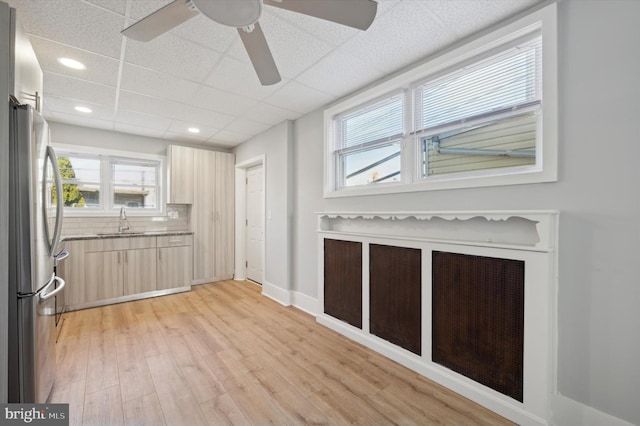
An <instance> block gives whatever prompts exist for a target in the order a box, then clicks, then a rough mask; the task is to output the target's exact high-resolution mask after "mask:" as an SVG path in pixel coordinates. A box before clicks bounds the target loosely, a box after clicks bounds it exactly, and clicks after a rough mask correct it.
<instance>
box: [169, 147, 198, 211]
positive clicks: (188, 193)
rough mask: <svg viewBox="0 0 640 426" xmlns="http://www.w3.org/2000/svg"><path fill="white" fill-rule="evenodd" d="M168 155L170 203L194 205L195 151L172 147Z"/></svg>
mask: <svg viewBox="0 0 640 426" xmlns="http://www.w3.org/2000/svg"><path fill="white" fill-rule="evenodd" d="M167 154H168V163H169V167H168V176H167V177H168V180H169V185H168V188H169V194H168V197H167V200H168V203H175V204H191V203H193V174H194V173H193V161H194V149H193V148H188V147H185V146H178V145H170V146H169V147H168V148H167Z"/></svg>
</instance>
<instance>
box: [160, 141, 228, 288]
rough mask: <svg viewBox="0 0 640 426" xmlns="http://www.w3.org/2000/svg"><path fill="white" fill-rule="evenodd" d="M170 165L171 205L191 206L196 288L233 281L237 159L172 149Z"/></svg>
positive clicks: (219, 153)
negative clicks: (235, 167) (216, 282)
mask: <svg viewBox="0 0 640 426" xmlns="http://www.w3.org/2000/svg"><path fill="white" fill-rule="evenodd" d="M168 161H169V179H170V182H169V198H168V202H169V203H171V202H174V203H176V204H191V230H192V231H193V284H203V283H208V282H212V281H220V280H224V279H229V278H232V277H233V268H234V166H235V158H234V155H233V154H228V153H224V152H217V151H207V150H202V149H195V148H187V147H178V146H175V145H172V146H170V147H169V148H168ZM186 165H192V167H185V166H186ZM189 201H191V202H190V203H189Z"/></svg>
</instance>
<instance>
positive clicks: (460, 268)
mask: <svg viewBox="0 0 640 426" xmlns="http://www.w3.org/2000/svg"><path fill="white" fill-rule="evenodd" d="M432 288H433V353H432V357H433V361H434V362H436V363H438V364H441V365H444V366H445V367H447V368H450V369H451V370H453V371H456V372H458V373H460V374H463V375H464V376H466V377H469V378H470V379H472V380H475V381H476V382H478V383H482V384H483V385H485V386H488V387H490V388H492V389H494V390H496V391H498V392H500V393H502V394H504V395H507V396H510V397H511V398H513V399H516V400H518V401H520V402H522V374H523V354H524V261H519V260H510V259H497V258H491V257H482V256H471V255H465V254H458V253H445V252H435V251H434V252H433V286H432Z"/></svg>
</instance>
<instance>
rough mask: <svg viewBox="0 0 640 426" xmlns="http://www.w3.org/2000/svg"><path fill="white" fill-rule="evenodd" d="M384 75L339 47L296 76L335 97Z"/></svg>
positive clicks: (301, 81) (299, 80) (350, 91)
mask: <svg viewBox="0 0 640 426" xmlns="http://www.w3.org/2000/svg"><path fill="white" fill-rule="evenodd" d="M383 76H384V74H383V73H382V72H381V71H377V70H375V69H374V68H372V67H371V65H369V64H368V63H366V62H365V61H364V60H362V59H360V58H356V57H355V56H352V55H345V54H343V53H341V52H340V49H338V50H336V51H334V52H331V53H330V54H329V55H327V56H326V57H324V58H322V59H321V60H320V62H318V63H317V64H316V65H315V66H314V67H312V68H310V69H308V70H307V71H305V72H303V73H302V74H300V75H299V76H298V77H296V81H297V82H300V83H302V84H304V85H306V86H309V87H313V88H314V89H317V90H320V91H322V92H325V93H330V94H332V95H334V96H335V97H341V96H344V95H345V94H347V93H352V92H354V91H356V90H358V89H360V88H362V87H364V86H366V85H368V84H370V83H372V82H374V81H376V80H378V79H380V78H382V77H383Z"/></svg>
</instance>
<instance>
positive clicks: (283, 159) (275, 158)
mask: <svg viewBox="0 0 640 426" xmlns="http://www.w3.org/2000/svg"><path fill="white" fill-rule="evenodd" d="M234 153H235V154H236V164H238V163H242V162H244V161H247V160H250V159H252V158H254V157H258V156H260V155H264V156H265V165H264V171H265V186H266V193H265V199H266V206H265V224H266V225H265V280H266V282H267V283H268V284H271V285H274V286H276V287H279V288H280V289H282V290H289V289H291V247H292V235H293V232H292V229H291V221H292V218H291V216H292V214H293V202H292V179H291V169H292V167H293V166H292V161H293V156H292V122H290V121H286V122H284V123H282V124H280V125H278V126H275V127H273V128H271V129H269V130H267V131H266V132H264V133H262V134H261V135H258V136H256V137H254V138H252V139H250V140H249V141H247V142H245V143H243V144H241V145H240V146H238V147H237V148H236V149H235V151H234Z"/></svg>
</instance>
